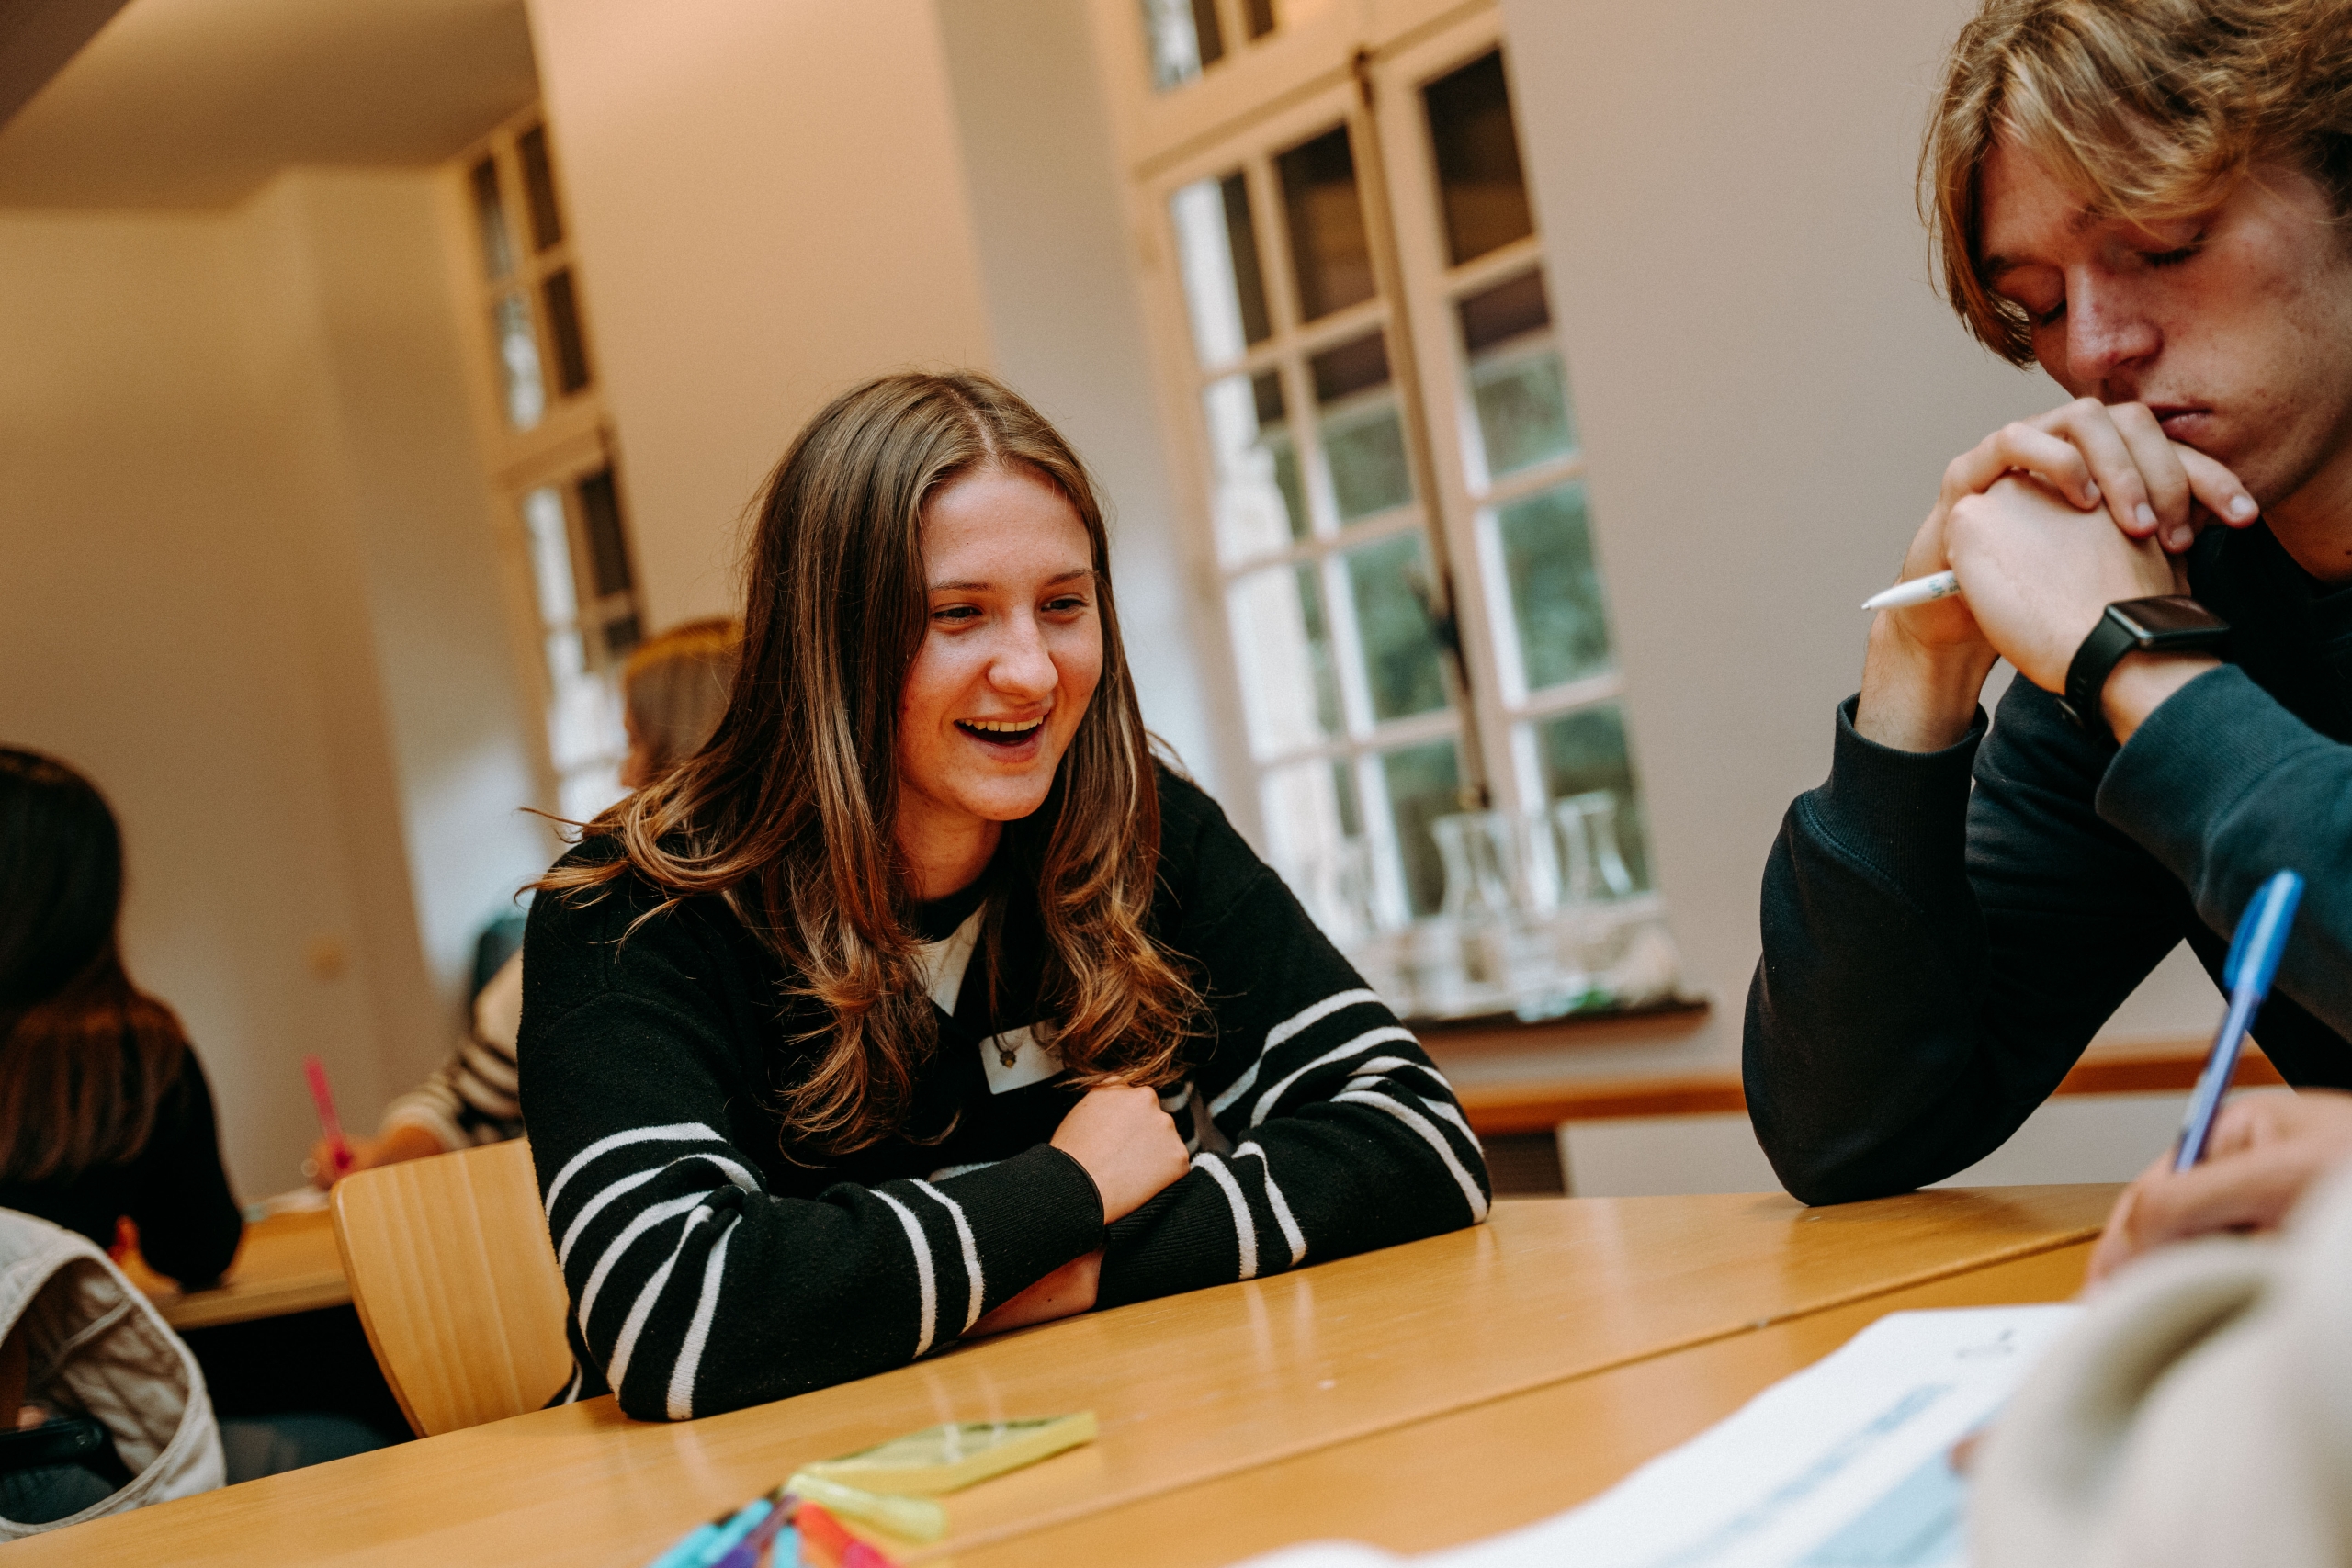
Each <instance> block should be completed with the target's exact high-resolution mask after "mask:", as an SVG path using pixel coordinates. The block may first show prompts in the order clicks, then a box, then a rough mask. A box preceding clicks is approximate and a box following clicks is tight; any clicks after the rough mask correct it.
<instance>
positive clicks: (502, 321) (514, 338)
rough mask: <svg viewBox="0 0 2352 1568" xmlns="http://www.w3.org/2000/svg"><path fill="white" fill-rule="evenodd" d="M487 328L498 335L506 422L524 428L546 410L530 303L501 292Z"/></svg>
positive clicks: (546, 393) (545, 384)
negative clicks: (504, 387) (504, 390)
mask: <svg viewBox="0 0 2352 1568" xmlns="http://www.w3.org/2000/svg"><path fill="white" fill-rule="evenodd" d="M491 332H492V334H493V335H495V336H496V338H497V339H498V368H499V376H500V378H501V379H502V380H503V382H504V383H505V386H506V423H509V424H511V425H513V426H514V427H515V429H517V430H528V429H530V428H531V427H532V426H533V425H535V424H537V423H539V416H540V415H542V414H544V413H546V412H547V411H548V389H547V383H546V381H545V380H543V379H542V378H541V377H540V374H539V340H538V338H537V335H536V334H534V333H532V331H531V307H530V306H529V305H528V304H526V303H525V301H524V297H523V296H522V295H520V294H502V295H500V296H499V299H498V303H497V304H496V305H495V306H493V307H492V310H491Z"/></svg>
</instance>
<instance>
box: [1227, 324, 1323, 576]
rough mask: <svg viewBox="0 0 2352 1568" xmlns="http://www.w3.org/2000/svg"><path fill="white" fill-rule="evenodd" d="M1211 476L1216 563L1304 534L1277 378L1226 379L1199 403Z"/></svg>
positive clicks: (1266, 550)
mask: <svg viewBox="0 0 2352 1568" xmlns="http://www.w3.org/2000/svg"><path fill="white" fill-rule="evenodd" d="M1203 402H1204V407H1205V410H1206V413H1207V418H1208V429H1209V444H1210V447H1211V455H1212V457H1213V458H1214V461H1215V466H1216V495H1215V497H1214V498H1213V508H1214V511H1215V514H1216V546H1217V555H1218V557H1219V558H1221V559H1223V560H1224V561H1226V562H1227V563H1228V564H1230V563H1234V562H1238V561H1245V560H1248V559H1250V558H1252V557H1253V556H1261V555H1267V554H1271V553H1272V552H1273V551H1276V550H1282V549H1286V548H1288V547H1290V546H1291V545H1292V544H1293V543H1295V542H1296V541H1297V540H1300V539H1304V538H1306V536H1307V534H1308V527H1307V517H1306V493H1305V491H1303V490H1302V488H1301V487H1300V484H1299V478H1298V446H1297V444H1296V442H1295V440H1294V439H1293V438H1292V435H1291V433H1290V426H1289V423H1288V420H1287V418H1286V417H1285V412H1284V409H1283V383H1282V377H1281V376H1280V375H1278V374H1277V373H1276V372H1274V371H1272V370H1268V371H1265V372H1263V373H1262V374H1261V375H1258V376H1227V378H1224V379H1223V380H1221V381H1213V382H1211V383H1210V384H1209V389H1208V390H1207V392H1206V393H1205V394H1204V397H1203Z"/></svg>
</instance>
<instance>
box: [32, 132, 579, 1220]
mask: <svg viewBox="0 0 2352 1568" xmlns="http://www.w3.org/2000/svg"><path fill="white" fill-rule="evenodd" d="M435 212H436V208H435V197H434V186H433V185H432V182H431V181H430V179H429V178H427V177H426V176H424V175H384V174H368V175H289V176H287V177H286V178H284V179H282V180H281V181H279V182H278V183H277V185H276V186H272V187H270V188H269V189H267V190H266V191H265V192H264V193H263V194H262V195H261V196H260V197H257V198H256V199H255V201H254V202H253V203H252V204H251V205H250V206H248V207H247V208H245V209H239V210H235V211H231V212H227V213H217V214H198V215H182V216H158V215H140V214H130V213H101V214H77V215H71V216H68V215H63V214H37V213H24V212H12V213H0V276H6V278H7V280H8V288H6V290H5V291H0V671H5V672H6V674H5V678H0V739H5V740H6V741H7V742H10V743H14V744H20V745H29V746H33V747H36V748H39V749H41V750H49V751H52V752H54V753H56V754H58V755H60V756H62V757H63V758H65V759H66V760H67V761H71V762H73V763H74V764H75V765H77V766H79V767H81V768H82V769H84V770H85V772H87V773H89V774H90V775H91V776H92V777H93V778H94V779H96V782H97V783H98V784H99V785H100V786H101V787H102V788H103V789H105V790H106V791H107V794H108V795H109V796H110V798H111V799H112V801H113V803H114V806H115V808H116V811H117V814H118V815H119V818H121V821H122V824H123V829H124V834H125V839H126V841H127V849H128V854H129V861H130V900H129V904H128V908H127V914H126V925H125V937H126V947H127V956H128V959H129V962H130V968H131V973H132V974H133V976H135V977H136V978H137V979H138V981H139V982H140V983H141V985H142V986H143V987H146V988H148V989H150V990H152V991H153V992H155V993H156V994H158V995H159V996H161V997H163V998H164V999H165V1000H166V1001H168V1002H170V1003H171V1004H172V1005H173V1006H174V1007H175V1008H176V1009H177V1010H179V1011H180V1013H181V1015H182V1017H183V1019H184V1020H185V1021H187V1025H188V1028H189V1032H190V1034H191V1036H192V1037H193V1039H194V1040H195V1042H196V1044H197V1048H198V1053H199V1054H200V1055H201V1056H202V1058H203V1060H204V1062H205V1064H206V1067H207V1070H208V1071H209V1074H210V1075H211V1077H212V1080H213V1084H214V1088H215V1091H216V1095H217V1098H218V1100H219V1102H220V1121H221V1131H222V1135H223V1142H224V1146H225V1149H226V1152H227V1155H228V1158H229V1163H230V1168H231V1175H232V1179H233V1180H234V1181H235V1182H236V1183H237V1185H238V1187H239V1188H240V1190H243V1192H245V1193H246V1194H248V1195H258V1194H261V1193H266V1192H270V1191H275V1190H280V1189H283V1188H285V1187H288V1186H291V1185H293V1184H295V1183H296V1182H298V1181H299V1180H300V1174H299V1171H298V1170H297V1168H296V1167H297V1163H298V1162H299V1160H300V1156H301V1153H302V1151H303V1150H304V1149H305V1148H306V1147H307V1146H308V1145H309V1143H310V1142H311V1139H312V1138H313V1137H314V1136H315V1135H316V1129H315V1123H314V1122H313V1119H312V1116H311V1109H310V1103H309V1100H308V1097H307V1094H306V1093H305V1091H304V1089H303V1087H302V1082H301V1077H300V1068H299V1063H300V1058H301V1056H302V1055H304V1054H305V1053H306V1052H310V1051H317V1052H318V1053H319V1054H320V1055H322V1056H323V1057H324V1058H325V1060H326V1062H327V1065H328V1067H329V1070H330V1073H331V1074H332V1075H333V1077H334V1081H335V1084H336V1087H337V1089H338V1091H339V1094H340V1097H341V1099H342V1101H343V1106H344V1111H345V1118H346V1120H347V1121H348V1122H350V1123H351V1124H352V1125H354V1126H356V1127H364V1126H368V1125H370V1124H372V1122H373V1119H374V1116H375V1114H376V1111H378V1109H379V1107H380V1106H381V1104H382V1102H383V1100H384V1099H385V1098H387V1097H388V1096H389V1095H390V1093H392V1092H394V1091H395V1090H397V1089H400V1088H403V1087H405V1086H406V1084H407V1083H408V1082H410V1081H413V1078H414V1077H416V1076H418V1075H419V1074H421V1073H422V1072H423V1071H424V1070H425V1069H426V1068H427V1067H429V1066H431V1065H432V1064H433V1063H434V1062H435V1060H436V1059H437V1058H438V1057H439V1056H440V1055H442V1054H443V1053H444V1052H445V1051H446V1050H447V1048H448V1046H449V1045H450V1043H451V1042H452V1040H453V1039H454V1033H455V1030H456V1027H457V1024H458V998H459V996H460V993H461V987H462V983H463V980H462V975H461V973H460V970H461V967H462V959H461V957H460V954H459V953H458V948H459V947H461V946H462V944H463V943H462V939H461V938H460V939H458V940H453V932H454V931H456V930H457V928H458V926H459V925H461V924H463V925H466V926H467V927H468V932H467V934H469V926H470V923H471V922H478V921H479V920H480V919H481V918H482V917H483V916H484V915H486V914H488V913H490V912H491V908H492V904H493V903H494V900H495V898H496V896H497V895H498V894H499V893H502V892H503V891H506V890H509V889H511V888H512V887H513V886H515V882H517V881H519V880H520V879H521V878H522V877H523V876H525V875H527V874H530V873H531V872H532V871H533V870H535V869H536V868H537V866H538V865H541V864H544V863H545V860H546V850H545V848H544V840H541V839H540V838H538V836H537V832H536V829H531V828H529V827H528V826H526V825H524V824H521V823H518V822H517V821H515V819H514V818H513V817H512V810H513V807H515V806H516V805H519V804H521V803H522V802H523V800H525V799H526V798H527V793H526V791H527V786H526V787H525V791H523V792H518V790H517V788H516V781H517V780H526V779H527V778H528V776H529V775H528V773H527V769H526V767H525V766H524V759H525V758H526V756H527V752H526V750H524V749H523V748H524V746H525V744H526V737H525V736H524V733H523V731H522V729H521V727H520V721H519V715H520V713H521V711H522V709H521V704H520V702H519V700H518V699H517V698H516V697H515V678H514V671H513V665H512V662H511V660H509V659H508V657H507V655H506V651H505V645H504V643H503V641H502V640H499V639H500V638H501V637H502V629H501V623H500V622H499V621H498V619H497V615H496V610H495V606H494V604H493V605H492V607H491V609H490V610H489V611H488V612H487V615H488V616H489V618H488V620H487V622H486V624H485V623H483V622H482V621H481V615H483V614H484V613H485V612H483V611H482V609H481V606H480V605H478V604H474V603H473V602H472V601H473V599H474V598H475V597H476V596H478V595H479V596H486V595H487V594H488V593H489V592H490V590H489V588H488V587H487V586H486V585H487V584H489V583H491V582H493V581H495V576H494V572H495V566H494V561H493V560H492V557H491V554H490V544H489V536H488V533H487V526H486V524H485V517H486V507H487V497H486V495H485V494H484V493H483V491H482V489H481V479H480V460H479V457H477V455H476V453H475V451H474V449H473V446H472V439H471V434H470V431H469V427H468V426H467V425H466V424H465V423H464V421H465V407H466V405H465V402H464V383H463V382H462V380H458V379H456V377H457V375H458V369H459V366H458V360H457V358H456V351H455V349H454V348H453V347H452V346H451V342H452V340H453V339H454V337H455V325H454V322H455V320H456V318H455V317H454V316H453V314H452V313H451V309H450V306H449V304H448V301H447V299H446V298H445V297H444V296H443V294H442V292H441V290H440V287H439V279H440V277H441V272H440V268H439V262H438V256H439V252H438V250H437V245H438V238H437V232H436V231H435V228H434V225H435V223H436V222H437V218H436V217H435ZM420 256H422V257H423V260H422V261H421V262H420V261H419V257H420Z"/></svg>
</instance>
